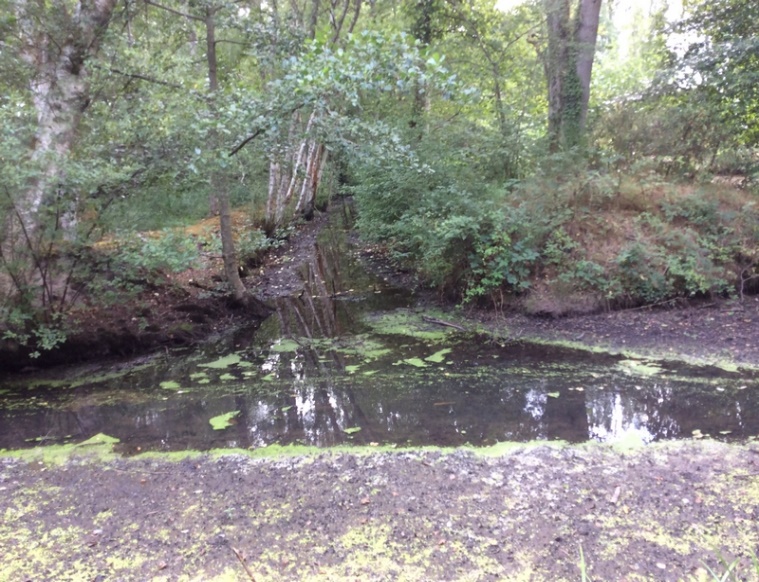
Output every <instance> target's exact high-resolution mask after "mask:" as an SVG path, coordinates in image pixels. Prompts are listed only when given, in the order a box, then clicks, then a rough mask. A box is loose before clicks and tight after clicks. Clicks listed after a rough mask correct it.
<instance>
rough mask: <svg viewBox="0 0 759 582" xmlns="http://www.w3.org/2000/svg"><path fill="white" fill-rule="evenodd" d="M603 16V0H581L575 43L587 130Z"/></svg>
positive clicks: (582, 128) (582, 112)
mask: <svg viewBox="0 0 759 582" xmlns="http://www.w3.org/2000/svg"><path fill="white" fill-rule="evenodd" d="M600 18H601V0H581V1H580V8H579V11H578V14H577V28H576V30H575V43H576V45H577V48H576V50H577V62H576V70H577V77H578V79H579V80H580V88H581V90H582V101H581V103H580V120H579V121H580V129H581V130H583V131H584V130H585V123H586V121H587V117H588V105H589V104H590V79H591V74H592V72H593V60H594V57H595V54H596V39H597V38H598V23H599V20H600Z"/></svg>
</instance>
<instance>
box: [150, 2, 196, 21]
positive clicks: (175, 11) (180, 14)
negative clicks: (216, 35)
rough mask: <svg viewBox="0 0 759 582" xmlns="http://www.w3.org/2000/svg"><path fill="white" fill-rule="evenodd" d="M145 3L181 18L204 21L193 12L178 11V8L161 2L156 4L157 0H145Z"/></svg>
mask: <svg viewBox="0 0 759 582" xmlns="http://www.w3.org/2000/svg"><path fill="white" fill-rule="evenodd" d="M145 4H148V5H150V6H155V7H156V8H160V9H161V10H165V11H166V12H171V13H172V14H176V15H177V16H181V17H183V18H189V19H190V20H197V21H198V22H205V21H206V19H205V18H202V17H200V16H195V15H194V14H187V13H186V12H180V11H179V10H174V9H173V8H169V7H168V6H164V5H163V4H158V3H157V2H153V0H145Z"/></svg>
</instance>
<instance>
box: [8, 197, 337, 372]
mask: <svg viewBox="0 0 759 582" xmlns="http://www.w3.org/2000/svg"><path fill="white" fill-rule="evenodd" d="M334 211H335V212H342V207H341V205H336V206H335V210H334ZM329 215H330V213H319V214H317V215H316V216H315V217H314V219H313V220H312V221H311V222H308V223H303V224H299V225H297V227H294V228H293V230H292V232H291V233H290V236H289V238H288V239H287V240H283V241H279V242H278V243H277V247H276V248H275V249H274V250H272V251H271V252H269V253H268V254H267V255H266V256H264V257H263V258H262V259H261V264H260V265H258V266H256V267H255V268H249V267H247V266H246V267H245V268H244V269H243V275H244V278H243V281H244V284H245V285H246V288H247V290H248V293H249V297H248V300H249V301H248V303H247V304H246V305H240V304H237V303H235V302H234V301H232V300H231V298H230V297H229V295H228V294H227V292H226V286H225V284H224V283H223V279H222V276H221V274H222V273H223V265H222V264H221V258H220V257H218V256H212V255H208V254H206V255H204V257H203V260H202V261H201V266H199V267H198V268H193V269H189V270H187V271H184V272H182V273H176V274H164V275H163V277H162V278H161V282H160V283H156V282H150V283H149V284H144V289H143V290H142V291H140V292H139V293H137V294H136V295H133V296H129V297H124V298H123V301H120V302H118V303H113V304H108V305H100V304H99V302H98V298H90V299H87V298H84V299H82V300H81V301H82V302H83V303H85V304H86V305H80V306H78V307H75V308H74V309H73V310H72V311H71V312H70V313H68V314H67V326H68V329H69V331H68V337H67V339H66V341H65V342H64V343H63V344H61V345H60V346H58V347H56V348H55V349H53V350H48V351H41V352H40V355H39V356H38V357H30V354H31V353H32V352H33V349H32V348H29V347H25V346H20V345H19V344H18V343H16V342H14V341H10V340H7V341H3V340H0V372H18V371H20V370H23V369H25V368H26V369H40V368H49V367H52V366H60V365H68V364H75V363H81V362H88V361H93V360H109V359H123V358H130V357H134V356H136V355H140V354H147V353H150V352H155V351H157V350H164V349H172V348H177V347H189V346H193V345H196V344H198V343H200V342H203V341H204V340H206V339H207V338H209V336H212V335H214V334H217V333H221V332H224V331H225V330H229V329H231V328H234V327H236V326H241V325H251V324H255V323H256V322H259V323H260V322H261V321H262V320H263V319H265V318H266V317H267V316H268V315H269V314H270V313H271V309H270V308H269V305H268V304H267V301H269V300H271V299H273V298H276V297H280V296H285V295H289V294H292V293H294V292H297V291H298V290H299V288H300V287H302V279H301V277H300V275H299V273H298V269H299V266H300V264H301V263H303V262H305V261H307V260H308V257H309V256H310V255H311V254H313V248H314V243H315V240H316V236H317V234H318V233H319V232H320V231H321V229H322V228H323V227H324V225H325V224H326V223H327V222H328V220H329Z"/></svg>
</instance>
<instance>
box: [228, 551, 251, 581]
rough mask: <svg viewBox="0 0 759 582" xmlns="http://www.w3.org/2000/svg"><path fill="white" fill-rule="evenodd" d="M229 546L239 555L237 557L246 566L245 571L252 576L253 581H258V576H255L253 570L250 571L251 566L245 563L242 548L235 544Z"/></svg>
mask: <svg viewBox="0 0 759 582" xmlns="http://www.w3.org/2000/svg"><path fill="white" fill-rule="evenodd" d="M229 547H230V548H232V551H233V552H234V553H235V556H237V559H238V560H239V561H240V564H242V567H243V568H245V573H246V574H247V575H248V578H250V579H251V580H252V581H253V582H256V577H255V576H253V572H251V571H250V568H248V565H247V564H246V563H245V558H243V557H242V554H241V553H240V550H238V549H237V548H236V547H234V546H229Z"/></svg>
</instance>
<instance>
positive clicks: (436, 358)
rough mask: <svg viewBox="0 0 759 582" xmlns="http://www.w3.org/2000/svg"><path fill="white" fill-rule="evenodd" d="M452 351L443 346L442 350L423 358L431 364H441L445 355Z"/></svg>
mask: <svg viewBox="0 0 759 582" xmlns="http://www.w3.org/2000/svg"><path fill="white" fill-rule="evenodd" d="M452 351H453V349H452V348H443V349H442V350H439V351H437V352H435V353H434V354H432V355H431V356H427V357H426V358H424V359H425V360H426V361H428V362H432V363H433V364H441V363H443V361H445V356H447V355H448V354H450V353H451V352H452Z"/></svg>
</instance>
